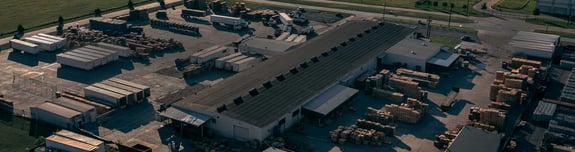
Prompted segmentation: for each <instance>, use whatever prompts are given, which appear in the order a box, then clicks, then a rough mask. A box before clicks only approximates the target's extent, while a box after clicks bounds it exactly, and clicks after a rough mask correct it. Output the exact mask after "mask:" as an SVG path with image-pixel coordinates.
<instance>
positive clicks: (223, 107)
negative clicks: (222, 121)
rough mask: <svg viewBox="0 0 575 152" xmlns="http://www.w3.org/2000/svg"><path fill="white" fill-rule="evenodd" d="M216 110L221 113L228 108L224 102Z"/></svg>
mask: <svg viewBox="0 0 575 152" xmlns="http://www.w3.org/2000/svg"><path fill="white" fill-rule="evenodd" d="M216 110H218V112H219V113H222V112H224V111H226V110H228V107H227V106H226V104H222V105H221V106H219V107H218V108H217V109H216Z"/></svg>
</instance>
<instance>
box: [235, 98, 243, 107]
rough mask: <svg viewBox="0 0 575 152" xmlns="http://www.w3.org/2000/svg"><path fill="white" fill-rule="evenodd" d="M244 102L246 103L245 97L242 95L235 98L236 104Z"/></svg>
mask: <svg viewBox="0 0 575 152" xmlns="http://www.w3.org/2000/svg"><path fill="white" fill-rule="evenodd" d="M242 103H244V98H242V96H238V97H237V98H235V99H234V104H236V105H240V104H242Z"/></svg>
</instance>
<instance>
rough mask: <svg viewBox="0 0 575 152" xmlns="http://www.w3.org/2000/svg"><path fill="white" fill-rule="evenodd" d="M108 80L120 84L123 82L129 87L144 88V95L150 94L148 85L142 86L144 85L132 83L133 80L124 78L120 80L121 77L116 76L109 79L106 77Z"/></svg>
mask: <svg viewBox="0 0 575 152" xmlns="http://www.w3.org/2000/svg"><path fill="white" fill-rule="evenodd" d="M108 80H109V81H112V82H116V83H120V84H123V85H127V86H130V87H134V88H136V89H140V90H144V94H145V95H146V97H149V96H150V87H148V86H144V85H141V84H137V83H134V82H130V81H126V80H122V79H118V78H110V79H108Z"/></svg>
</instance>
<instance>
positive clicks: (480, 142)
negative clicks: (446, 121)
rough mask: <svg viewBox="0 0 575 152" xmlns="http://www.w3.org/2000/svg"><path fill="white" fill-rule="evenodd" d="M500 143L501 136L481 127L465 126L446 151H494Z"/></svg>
mask: <svg viewBox="0 0 575 152" xmlns="http://www.w3.org/2000/svg"><path fill="white" fill-rule="evenodd" d="M500 144H501V136H499V135H497V134H495V133H491V132H488V131H485V130H482V129H478V128H473V127H471V126H465V127H463V129H461V131H459V134H458V135H457V137H455V139H454V140H453V142H452V143H451V145H449V147H448V148H447V150H445V151H446V152H487V151H489V152H496V151H498V150H499V146H500Z"/></svg>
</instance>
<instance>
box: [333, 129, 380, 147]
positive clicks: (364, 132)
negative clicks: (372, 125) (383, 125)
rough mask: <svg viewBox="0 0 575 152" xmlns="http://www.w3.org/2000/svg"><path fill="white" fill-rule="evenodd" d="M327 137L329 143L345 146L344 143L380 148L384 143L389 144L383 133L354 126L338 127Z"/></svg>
mask: <svg viewBox="0 0 575 152" xmlns="http://www.w3.org/2000/svg"><path fill="white" fill-rule="evenodd" d="M329 135H330V138H331V141H332V142H334V143H338V144H345V143H346V142H349V143H353V144H358V145H373V146H382V145H383V144H384V143H386V144H391V141H390V140H389V139H388V138H385V133H383V132H381V131H376V130H374V129H369V130H368V129H362V128H358V127H357V126H355V125H352V126H350V127H344V126H339V127H337V128H336V129H335V130H333V131H330V132H329Z"/></svg>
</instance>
